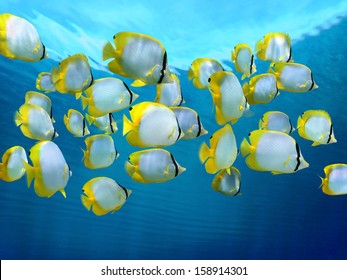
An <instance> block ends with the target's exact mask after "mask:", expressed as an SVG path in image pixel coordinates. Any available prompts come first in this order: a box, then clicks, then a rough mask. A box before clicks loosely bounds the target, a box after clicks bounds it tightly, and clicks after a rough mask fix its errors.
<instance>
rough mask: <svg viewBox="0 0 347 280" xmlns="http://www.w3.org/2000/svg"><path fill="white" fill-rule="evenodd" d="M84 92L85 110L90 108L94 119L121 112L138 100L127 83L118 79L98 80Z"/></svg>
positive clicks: (83, 105) (89, 110)
mask: <svg viewBox="0 0 347 280" xmlns="http://www.w3.org/2000/svg"><path fill="white" fill-rule="evenodd" d="M84 92H85V94H86V96H82V98H81V100H82V107H83V110H85V108H86V107H88V110H87V111H88V114H90V115H92V116H93V117H102V116H104V115H106V114H108V113H113V112H119V111H121V110H123V109H125V108H127V107H129V106H130V105H131V104H132V103H133V102H134V101H135V100H136V99H137V98H138V95H137V94H135V93H134V92H133V91H131V90H130V88H129V87H128V86H127V84H126V83H124V82H123V81H121V80H120V79H117V78H102V79H97V80H95V82H94V84H93V85H92V86H90V87H89V88H88V89H86V90H85V91H84Z"/></svg>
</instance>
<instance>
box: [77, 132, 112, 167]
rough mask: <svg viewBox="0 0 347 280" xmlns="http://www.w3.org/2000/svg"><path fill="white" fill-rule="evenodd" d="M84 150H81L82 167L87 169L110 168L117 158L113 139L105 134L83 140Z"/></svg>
mask: <svg viewBox="0 0 347 280" xmlns="http://www.w3.org/2000/svg"><path fill="white" fill-rule="evenodd" d="M84 142H85V144H86V150H83V149H82V151H83V158H82V160H83V162H84V166H85V167H87V168H89V169H100V168H106V167H108V166H110V165H111V164H112V163H113V162H114V161H115V159H117V158H118V156H119V153H118V152H117V150H116V148H115V145H114V141H113V138H112V137H111V136H109V135H105V134H96V135H93V136H88V137H87V138H86V139H85V141H84Z"/></svg>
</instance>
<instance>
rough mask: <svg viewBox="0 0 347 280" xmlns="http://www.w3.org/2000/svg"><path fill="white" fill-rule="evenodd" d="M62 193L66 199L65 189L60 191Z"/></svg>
mask: <svg viewBox="0 0 347 280" xmlns="http://www.w3.org/2000/svg"><path fill="white" fill-rule="evenodd" d="M60 193H61V194H62V195H63V197H64V198H66V193H65V190H64V189H61V190H60Z"/></svg>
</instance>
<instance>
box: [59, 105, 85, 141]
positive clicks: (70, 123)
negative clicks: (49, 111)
mask: <svg viewBox="0 0 347 280" xmlns="http://www.w3.org/2000/svg"><path fill="white" fill-rule="evenodd" d="M64 124H65V126H66V129H67V130H68V131H69V132H70V133H71V134H72V135H74V136H75V137H84V136H86V135H89V134H90V132H89V130H88V126H87V124H86V120H85V118H84V117H83V115H82V114H81V113H80V112H79V111H77V110H74V109H69V111H68V112H67V115H64Z"/></svg>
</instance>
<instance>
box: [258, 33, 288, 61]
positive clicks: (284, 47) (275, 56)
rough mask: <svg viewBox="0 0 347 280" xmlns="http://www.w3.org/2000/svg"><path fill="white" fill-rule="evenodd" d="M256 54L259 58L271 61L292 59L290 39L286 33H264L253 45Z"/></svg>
mask: <svg viewBox="0 0 347 280" xmlns="http://www.w3.org/2000/svg"><path fill="white" fill-rule="evenodd" d="M255 49H256V55H257V57H258V58H259V59H261V60H267V61H272V62H281V61H283V62H289V61H292V47H291V40H290V37H289V35H288V34H286V33H281V32H271V33H268V34H266V35H265V36H264V37H263V38H262V39H261V40H259V41H258V42H257V43H256V46H255Z"/></svg>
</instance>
